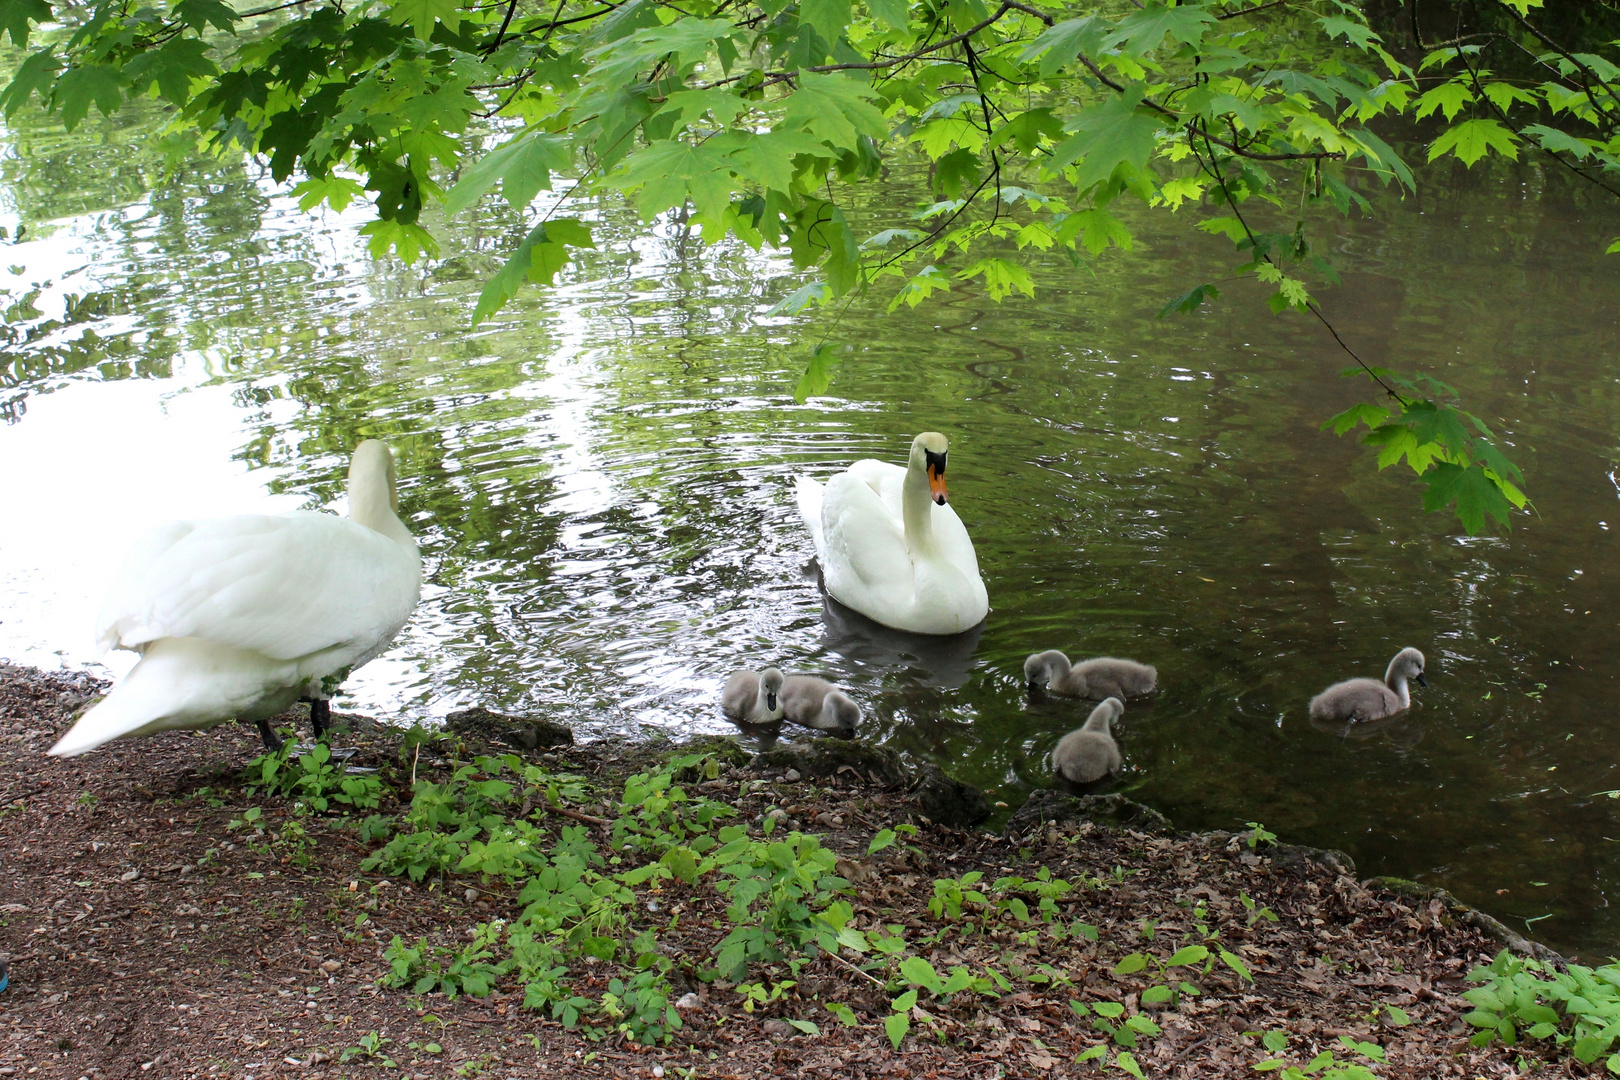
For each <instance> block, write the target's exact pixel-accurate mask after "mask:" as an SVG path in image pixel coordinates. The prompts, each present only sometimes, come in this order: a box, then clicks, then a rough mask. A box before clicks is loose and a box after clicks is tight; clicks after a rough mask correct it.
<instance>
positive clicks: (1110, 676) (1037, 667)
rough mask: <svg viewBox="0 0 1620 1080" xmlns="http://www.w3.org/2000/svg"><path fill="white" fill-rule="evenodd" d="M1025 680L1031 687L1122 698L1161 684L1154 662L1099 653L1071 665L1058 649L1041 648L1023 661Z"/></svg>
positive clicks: (1082, 695) (1095, 698) (1071, 694)
mask: <svg viewBox="0 0 1620 1080" xmlns="http://www.w3.org/2000/svg"><path fill="white" fill-rule="evenodd" d="M1024 681H1025V682H1026V683H1028V684H1029V688H1030V689H1031V690H1050V691H1051V692H1052V693H1054V694H1064V695H1066V696H1068V697H1078V698H1090V699H1092V700H1093V701H1101V700H1102V699H1104V698H1111V697H1117V698H1120V699H1124V698H1133V697H1145V696H1146V695H1148V694H1151V693H1153V688H1154V687H1155V686H1156V685H1158V681H1159V672H1158V671H1157V669H1155V668H1154V667H1153V665H1151V664H1138V663H1137V662H1136V661H1135V660H1120V659H1117V658H1115V657H1112V656H1099V657H1097V658H1096V659H1095V660H1082V661H1080V663H1078V664H1075V665H1073V666H1071V665H1070V664H1069V658H1068V657H1067V656H1065V655H1063V653H1061V652H1059V651H1058V650H1057V649H1048V650H1046V651H1045V652H1038V653H1035V654H1034V655H1033V656H1031V657H1030V658H1029V659H1028V660H1025V661H1024Z"/></svg>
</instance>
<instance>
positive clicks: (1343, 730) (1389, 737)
mask: <svg viewBox="0 0 1620 1080" xmlns="http://www.w3.org/2000/svg"><path fill="white" fill-rule="evenodd" d="M1310 724H1311V727H1313V728H1315V729H1316V730H1317V731H1325V732H1327V733H1328V734H1329V735H1337V736H1338V737H1339V738H1340V739H1342V740H1345V741H1351V740H1354V741H1355V742H1367V741H1369V740H1371V739H1382V740H1383V741H1384V742H1385V743H1387V744H1388V745H1389V747H1390V748H1391V749H1392V750H1395V751H1396V752H1397V753H1403V754H1404V753H1406V752H1408V751H1410V750H1413V749H1415V748H1416V747H1417V744H1418V743H1420V742H1422V741H1423V736H1424V733H1425V725H1424V723H1423V719H1422V717H1420V716H1418V715H1417V708H1416V707H1415V706H1414V707H1413V708H1410V709H1407V710H1405V711H1403V712H1398V713H1396V714H1395V715H1394V716H1386V717H1384V718H1382V719H1380V720H1353V721H1348V722H1346V721H1339V720H1317V719H1315V718H1312V719H1311V721H1310Z"/></svg>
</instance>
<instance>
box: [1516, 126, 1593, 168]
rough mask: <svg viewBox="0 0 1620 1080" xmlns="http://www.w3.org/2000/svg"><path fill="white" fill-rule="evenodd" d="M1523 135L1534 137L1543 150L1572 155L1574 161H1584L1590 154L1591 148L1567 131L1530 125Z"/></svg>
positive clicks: (1590, 145)
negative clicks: (1560, 151)
mask: <svg viewBox="0 0 1620 1080" xmlns="http://www.w3.org/2000/svg"><path fill="white" fill-rule="evenodd" d="M1524 134H1526V135H1534V136H1535V137H1536V141H1537V142H1539V143H1540V144H1541V148H1542V149H1543V150H1551V151H1554V152H1556V151H1559V150H1562V151H1564V152H1565V153H1567V154H1570V155H1572V156H1573V157H1574V158H1575V160H1576V161H1581V160H1584V159H1585V158H1586V157H1587V156H1589V155H1590V154H1591V153H1592V150H1593V147H1592V144H1591V143H1588V142H1587V141H1586V140H1585V139H1577V138H1576V137H1575V136H1573V135H1571V134H1570V133H1569V132H1567V131H1559V130H1558V129H1557V128H1550V127H1547V126H1546V125H1545V124H1531V125H1529V126H1528V127H1526V128H1525V129H1524Z"/></svg>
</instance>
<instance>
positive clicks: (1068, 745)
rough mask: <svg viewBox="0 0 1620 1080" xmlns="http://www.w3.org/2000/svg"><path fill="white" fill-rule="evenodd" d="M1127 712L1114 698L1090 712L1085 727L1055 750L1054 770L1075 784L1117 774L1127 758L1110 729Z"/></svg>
mask: <svg viewBox="0 0 1620 1080" xmlns="http://www.w3.org/2000/svg"><path fill="white" fill-rule="evenodd" d="M1124 712H1125V703H1124V702H1123V701H1121V700H1119V698H1117V697H1111V698H1109V699H1108V700H1107V701H1104V702H1103V703H1102V704H1101V705H1098V706H1097V707H1096V708H1095V709H1092V710H1091V715H1090V716H1088V717H1086V723H1085V726H1084V727H1082V728H1080V729H1079V730H1078V731H1071V732H1069V733H1068V734H1067V735H1065V736H1063V738H1062V739H1061V740H1059V742H1058V744H1057V749H1055V750H1053V751H1052V771H1053V772H1055V773H1057V774H1058V776H1060V777H1062V778H1063V779H1065V780H1067V781H1069V782H1070V783H1072V784H1090V783H1093V782H1094V781H1097V780H1101V779H1102V778H1103V777H1105V776H1107V775H1108V774H1109V773H1112V772H1118V771H1119V767H1120V765H1121V764H1123V763H1124V758H1122V757H1120V754H1119V744H1118V743H1116V742H1115V741H1114V736H1113V735H1112V734H1111V733H1110V731H1109V728H1110V726H1111V725H1112V724H1113V723H1114V721H1115V720H1118V719H1119V718H1120V715H1121V714H1123V713H1124Z"/></svg>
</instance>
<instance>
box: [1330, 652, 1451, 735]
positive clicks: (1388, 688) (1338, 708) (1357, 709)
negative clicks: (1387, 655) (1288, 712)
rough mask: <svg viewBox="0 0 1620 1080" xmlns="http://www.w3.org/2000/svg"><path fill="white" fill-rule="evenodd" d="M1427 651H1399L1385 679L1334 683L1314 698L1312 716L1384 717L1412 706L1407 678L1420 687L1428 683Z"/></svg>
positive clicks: (1344, 718) (1342, 718)
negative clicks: (1425, 659)
mask: <svg viewBox="0 0 1620 1080" xmlns="http://www.w3.org/2000/svg"><path fill="white" fill-rule="evenodd" d="M1423 666H1424V661H1423V654H1422V653H1420V652H1418V651H1417V650H1416V649H1413V648H1410V647H1408V648H1405V649H1402V650H1401V651H1400V652H1398V653H1396V654H1395V659H1393V660H1391V661H1390V662H1389V670H1387V671H1386V672H1384V681H1383V682H1379V681H1378V680H1377V679H1367V678H1361V679H1346V680H1345V681H1344V682H1340V683H1334V684H1333V685H1332V686H1330V687H1328V688H1327V689H1326V690H1324V691H1322V692H1321V693H1320V694H1317V695H1316V696H1315V697H1313V698H1311V719H1312V720H1326V721H1339V722H1344V721H1350V722H1356V721H1363V720H1381V719H1383V718H1384V717H1386V716H1392V715H1394V714H1395V713H1398V712H1401V711H1402V710H1405V709H1409V708H1411V707H1412V694H1411V691H1410V690H1409V689H1408V688H1407V685H1406V680H1407V679H1416V680H1417V683H1418V685H1419V686H1425V687H1426V686H1428V685H1429V682H1428V680H1427V679H1425V678H1424V677H1423Z"/></svg>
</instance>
